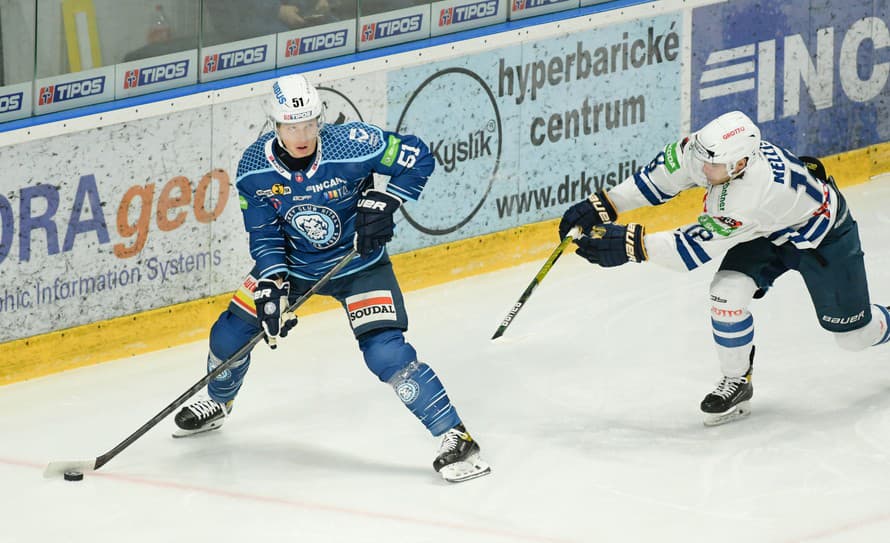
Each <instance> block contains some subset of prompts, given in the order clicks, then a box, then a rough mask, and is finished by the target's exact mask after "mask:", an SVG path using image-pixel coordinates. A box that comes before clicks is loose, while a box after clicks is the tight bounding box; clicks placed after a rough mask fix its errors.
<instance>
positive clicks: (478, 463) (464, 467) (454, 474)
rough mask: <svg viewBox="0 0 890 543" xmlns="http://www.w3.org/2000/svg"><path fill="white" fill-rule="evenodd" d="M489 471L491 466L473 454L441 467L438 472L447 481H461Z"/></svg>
mask: <svg viewBox="0 0 890 543" xmlns="http://www.w3.org/2000/svg"><path fill="white" fill-rule="evenodd" d="M489 473H491V466H490V465H489V464H488V463H487V462H485V461H484V460H482V459H481V458H479V455H473V456H471V457H469V458H467V459H466V460H464V461H462V462H455V463H453V464H449V465H447V466H444V467H442V469H440V470H439V474H440V475H441V476H442V478H443V479H445V480H446V481H448V482H449V483H462V482H464V481H469V480H470V479H476V478H478V477H484V476H485V475H488V474H489Z"/></svg>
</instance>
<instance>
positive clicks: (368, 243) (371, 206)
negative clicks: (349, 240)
mask: <svg viewBox="0 0 890 543" xmlns="http://www.w3.org/2000/svg"><path fill="white" fill-rule="evenodd" d="M357 205H358V210H357V211H356V215H355V250H356V251H358V253H359V254H360V255H361V256H362V257H369V256H371V255H372V254H373V253H374V251H376V250H377V249H379V248H381V247H383V246H384V245H386V243H387V242H388V241H389V240H391V239H392V234H393V230H394V229H395V220H394V219H393V214H394V213H395V212H396V210H397V209H399V206H400V205H402V201H401V200H399V199H398V198H396V197H395V196H393V195H391V194H387V193H385V192H381V191H379V190H374V189H371V190H366V191H365V193H364V194H363V195H362V197H361V198H359V201H358V204H357Z"/></svg>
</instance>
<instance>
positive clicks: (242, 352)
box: [43, 249, 357, 478]
mask: <svg viewBox="0 0 890 543" xmlns="http://www.w3.org/2000/svg"><path fill="white" fill-rule="evenodd" d="M356 254H357V251H356V250H355V249H353V250H352V251H350V253H349V254H348V255H346V256H344V257H343V258H342V259H341V260H340V261H339V262H337V265H336V266H334V267H333V268H331V269H330V271H328V272H327V273H326V274H324V275H323V276H322V277H321V278H320V279H319V280H318V281H316V282H315V284H314V285H312V288H310V289H309V290H308V291H306V293H305V294H303V295H302V296H300V298H299V299H298V300H297V301H295V302H294V303H292V304H291V305H290V306H289V307H288V308H287V311H288V312H291V313H293V312H294V311H296V310H297V308H298V307H300V306H301V305H303V304H304V303H306V300H308V299H309V298H311V297H312V296H313V295H314V294H315V293H317V292H318V291H319V289H321V287H323V286H325V285H326V284H327V282H328V281H330V280H331V278H332V277H334V275H336V274H337V272H339V271H340V270H342V269H343V267H344V266H346V265H347V264H348V263H349V262H350V261H351V260H352V258H353V257H354V256H355V255H356ZM263 335H264V332H258V333H257V334H256V335H254V336H253V337H251V338H250V341H248V342H247V344H246V345H244V346H243V347H241V348H240V349H238V351H237V352H236V353H235V354H233V355H232V356H230V357H229V358H227V359H226V360H225V361H224V362H223V363H222V364H220V365H219V366H217V367H216V368H214V369H213V371H211V372H210V373H208V374H207V375H205V376H204V378H203V379H201V380H200V381H198V382H197V383H195V384H194V385H192V387H191V388H189V389H188V390H186V391H185V392H183V393H182V395H181V396H179V397H178V398H176V399H175V400H173V402H172V403H171V404H170V405H168V406H167V407H165V408H164V409H162V410H161V412H160V413H158V414H157V415H155V416H154V417H152V418H151V419H150V420H149V421H148V422H146V423H145V424H143V425H142V426H141V427H140V428H139V429H138V430H136V431H135V432H133V433H132V434H130V435H129V436H128V437H127V438H126V439H124V440H123V441H121V442H120V443H118V444H117V445H116V446H115V447H114V448H113V449H111V450H110V451H108V452H107V453H105V454H103V455H100V456H97V457H96V458H95V459H93V460H74V461H64V460H63V461H58V462H50V463H49V464H48V465H47V466H46V469H45V470H44V471H43V476H44V477H47V478H50V477H58V476H59V475H62V474H64V473H65V472H66V471H79V472H81V473H84V472H87V471H95V470H97V469H99V468H101V467H102V466H104V465H105V464H107V463H108V461H109V460H111V459H112V458H114V457H115V456H117V455H118V453H120V452H121V451H123V450H124V449H126V448H127V447H129V446H130V445H132V444H133V442H134V441H136V440H137V439H139V438H140V437H142V435H143V434H145V433H146V432H148V431H149V430H151V429H152V428H153V427H154V426H155V425H156V424H157V423H159V422H161V420H163V419H164V418H165V417H166V416H167V415H169V414H170V413H172V412H173V411H174V410H175V409H176V408H177V407H179V406H180V405H182V404H184V403H185V402H186V400H188V399H189V398H191V397H192V396H194V395H195V394H196V393H197V392H198V391H200V390H201V389H203V388H204V387H205V386H207V383H209V382H210V381H211V380H212V379H213V378H215V377H216V376H217V375H219V374H220V373H222V372H224V371H226V370H227V369H229V367H231V366H232V364H234V363H235V362H237V361H238V360H241V359H242V358H244V356H246V355H247V353H249V352H250V350H251V349H253V347H254V345H256V344H257V343H259V342H260V340H261V339H263Z"/></svg>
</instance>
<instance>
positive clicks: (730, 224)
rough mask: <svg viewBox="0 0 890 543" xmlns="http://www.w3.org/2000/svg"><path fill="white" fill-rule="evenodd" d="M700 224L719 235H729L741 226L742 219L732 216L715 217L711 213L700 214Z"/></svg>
mask: <svg viewBox="0 0 890 543" xmlns="http://www.w3.org/2000/svg"><path fill="white" fill-rule="evenodd" d="M698 224H700V225H702V227H703V228H704V229H705V230H707V231H708V232H713V233H714V234H717V235H719V236H724V237H726V236H729V235H731V234H732V233H733V232H735V231H736V230H737V229H739V228H741V226H742V221H738V220H736V219H733V218H732V217H713V216H711V215H700V216H699V217H698Z"/></svg>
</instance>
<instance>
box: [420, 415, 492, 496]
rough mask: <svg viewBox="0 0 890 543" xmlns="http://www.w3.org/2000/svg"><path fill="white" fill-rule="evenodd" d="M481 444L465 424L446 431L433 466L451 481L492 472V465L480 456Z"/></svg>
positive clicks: (467, 479)
mask: <svg viewBox="0 0 890 543" xmlns="http://www.w3.org/2000/svg"><path fill="white" fill-rule="evenodd" d="M479 450H480V449H479V444H478V443H476V441H475V440H474V439H473V438H472V437H471V436H470V434H469V432H467V429H466V428H464V425H463V424H459V425H457V426H455V427H454V428H452V429H451V430H448V431H447V432H445V436H444V437H443V438H442V445H441V446H440V447H439V453H438V456H436V460H435V461H434V462H433V468H434V469H435V470H436V471H437V472H439V474H440V475H441V476H442V478H443V479H445V480H446V481H449V482H451V483H460V482H463V481H469V480H470V479H475V478H476V477H482V476H483V475H488V474H489V473H491V466H489V465H488V463H486V462H485V461H484V460H482V458H480V457H479Z"/></svg>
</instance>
